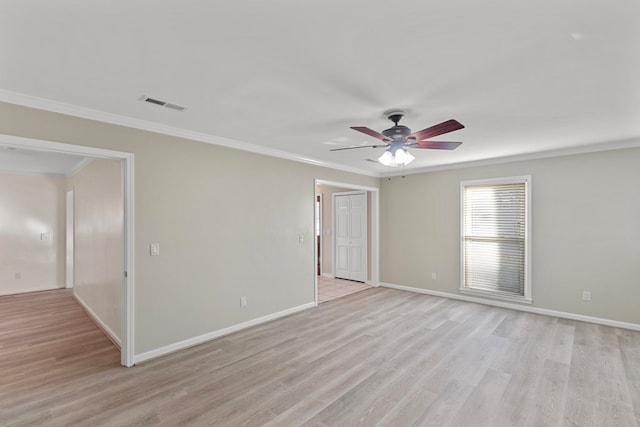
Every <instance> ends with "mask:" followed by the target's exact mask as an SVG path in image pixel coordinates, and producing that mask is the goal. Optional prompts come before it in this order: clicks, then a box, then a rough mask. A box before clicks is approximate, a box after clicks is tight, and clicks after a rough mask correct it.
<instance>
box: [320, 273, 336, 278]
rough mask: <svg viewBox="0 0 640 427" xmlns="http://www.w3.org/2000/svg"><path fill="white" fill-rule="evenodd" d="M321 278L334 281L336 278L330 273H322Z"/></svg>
mask: <svg viewBox="0 0 640 427" xmlns="http://www.w3.org/2000/svg"><path fill="white" fill-rule="evenodd" d="M322 277H326V278H327V279H335V278H336V276H334V275H333V274H331V273H322Z"/></svg>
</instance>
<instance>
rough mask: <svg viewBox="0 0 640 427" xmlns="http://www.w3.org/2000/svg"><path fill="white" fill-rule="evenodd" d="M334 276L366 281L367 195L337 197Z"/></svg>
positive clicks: (335, 204) (335, 199)
mask: <svg viewBox="0 0 640 427" xmlns="http://www.w3.org/2000/svg"><path fill="white" fill-rule="evenodd" d="M334 210H335V212H334V220H335V224H334V229H335V274H334V275H335V277H337V278H341V279H349V280H358V281H361V282H366V280H367V196H366V194H365V193H358V194H344V195H340V194H337V195H335V197H334Z"/></svg>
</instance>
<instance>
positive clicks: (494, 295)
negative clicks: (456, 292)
mask: <svg viewBox="0 0 640 427" xmlns="http://www.w3.org/2000/svg"><path fill="white" fill-rule="evenodd" d="M460 293H461V294H464V295H470V296H474V297H482V298H490V299H497V300H501V301H509V302H517V303H520V304H532V303H533V300H532V299H531V298H527V297H521V296H515V295H513V296H512V295H503V294H500V293H496V292H491V291H482V290H480V289H468V288H460Z"/></svg>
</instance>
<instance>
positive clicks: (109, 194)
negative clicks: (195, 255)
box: [68, 159, 124, 341]
mask: <svg viewBox="0 0 640 427" xmlns="http://www.w3.org/2000/svg"><path fill="white" fill-rule="evenodd" d="M68 185H69V188H72V189H73V190H74V230H75V236H74V237H75V238H74V293H75V295H76V297H78V298H79V299H80V300H82V301H83V303H84V304H85V305H86V306H87V307H88V308H89V309H90V310H91V311H92V312H93V313H94V314H95V316H97V317H98V318H99V320H100V321H101V322H102V323H103V326H104V327H106V328H107V329H108V330H109V332H110V333H111V334H112V335H113V337H114V338H115V339H116V341H121V323H122V321H121V313H122V312H121V307H122V280H123V277H122V272H123V257H124V252H123V242H124V235H123V226H124V224H123V213H124V210H123V194H122V166H121V161H119V160H118V161H116V160H102V159H100V160H97V159H96V160H93V161H91V162H90V163H89V164H87V165H86V166H84V167H83V168H82V169H81V170H80V171H78V172H77V173H76V174H75V175H74V176H73V177H72V178H70V179H69V183H68Z"/></svg>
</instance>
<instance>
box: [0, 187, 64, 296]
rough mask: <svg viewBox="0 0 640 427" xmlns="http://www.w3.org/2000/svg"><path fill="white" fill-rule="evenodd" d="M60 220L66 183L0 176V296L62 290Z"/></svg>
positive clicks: (61, 232)
mask: <svg viewBox="0 0 640 427" xmlns="http://www.w3.org/2000/svg"><path fill="white" fill-rule="evenodd" d="M64 215H65V179H64V178H62V177H48V176H38V175H16V174H0V295H4V294H12V293H20V292H30V291H38V290H45V289H55V288H61V287H64V269H65V264H64V263H65V257H64V254H65V252H64V244H65V234H64V230H65V225H64V221H65V216H64ZM42 233H50V235H51V238H50V239H48V240H42V239H41V234H42Z"/></svg>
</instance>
